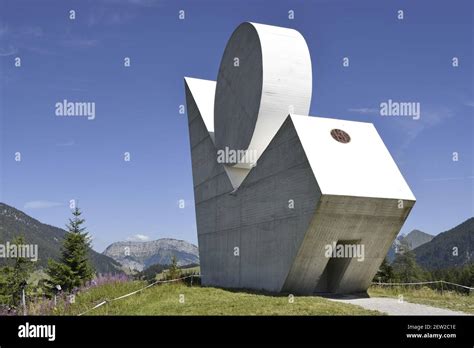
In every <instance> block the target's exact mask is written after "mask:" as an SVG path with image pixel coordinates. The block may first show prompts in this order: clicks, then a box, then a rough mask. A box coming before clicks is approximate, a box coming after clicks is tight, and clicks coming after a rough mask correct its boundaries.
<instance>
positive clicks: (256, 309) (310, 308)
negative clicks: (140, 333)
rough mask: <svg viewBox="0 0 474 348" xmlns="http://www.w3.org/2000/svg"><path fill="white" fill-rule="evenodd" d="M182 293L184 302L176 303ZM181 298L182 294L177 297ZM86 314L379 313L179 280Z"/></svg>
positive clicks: (123, 286)
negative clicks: (186, 282)
mask: <svg viewBox="0 0 474 348" xmlns="http://www.w3.org/2000/svg"><path fill="white" fill-rule="evenodd" d="M144 285H146V284H145V283H143V282H137V281H133V282H126V283H115V284H106V285H103V286H100V287H97V288H93V289H90V290H88V291H87V292H84V293H81V294H79V295H77V296H76V303H74V304H72V305H71V306H70V307H69V308H68V309H67V310H64V309H58V311H56V312H55V314H63V315H76V314H78V313H81V312H83V311H85V310H87V309H89V308H91V307H93V306H94V305H95V304H97V303H99V302H101V301H103V300H104V299H106V298H107V299H111V298H114V297H118V296H121V295H124V294H126V293H129V292H131V291H134V290H137V289H139V288H141V287H143V286H144ZM180 295H184V303H180ZM181 298H183V297H181ZM87 315H380V313H379V312H377V311H369V310H365V309H363V308H361V307H358V306H353V305H350V304H344V303H338V302H332V301H328V300H326V299H324V298H321V297H316V296H305V297H297V296H296V297H295V298H294V303H290V302H289V298H288V297H287V296H275V295H268V294H261V293H251V292H242V291H239V292H238V291H229V290H223V289H217V288H211V287H200V286H193V287H189V286H186V285H184V284H182V283H174V284H163V285H156V286H153V287H151V288H148V289H146V290H144V291H143V292H141V293H137V294H135V295H132V296H129V297H127V298H124V299H121V300H118V301H114V302H111V303H108V304H106V305H104V306H102V307H99V308H97V309H95V310H93V311H91V312H89V313H87Z"/></svg>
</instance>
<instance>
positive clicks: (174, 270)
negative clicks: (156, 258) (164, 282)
mask: <svg viewBox="0 0 474 348" xmlns="http://www.w3.org/2000/svg"><path fill="white" fill-rule="evenodd" d="M180 275H181V270H180V269H179V266H178V259H177V258H176V256H175V255H173V257H172V258H171V266H170V268H169V271H168V278H169V279H177V278H179V277H180Z"/></svg>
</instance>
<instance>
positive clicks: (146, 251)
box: [103, 238, 199, 271]
mask: <svg viewBox="0 0 474 348" xmlns="http://www.w3.org/2000/svg"><path fill="white" fill-rule="evenodd" d="M103 254H104V255H106V256H109V257H111V258H113V259H114V260H115V261H117V262H119V263H120V264H121V265H122V266H124V267H125V268H126V269H130V270H137V271H142V270H144V269H145V268H147V267H149V266H151V265H154V264H161V265H169V264H171V262H172V258H173V256H175V257H176V260H177V263H178V265H179V266H186V265H190V264H197V263H199V254H198V247H197V246H196V245H194V244H191V243H188V242H186V241H184V240H177V239H171V238H163V239H158V240H153V241H147V242H131V241H124V242H116V243H112V244H111V245H109V246H108V247H107V248H106V249H105V251H104V253H103Z"/></svg>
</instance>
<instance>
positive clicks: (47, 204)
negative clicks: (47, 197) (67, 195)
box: [24, 201, 64, 209]
mask: <svg viewBox="0 0 474 348" xmlns="http://www.w3.org/2000/svg"><path fill="white" fill-rule="evenodd" d="M63 205H64V204H63V203H60V202H51V201H29V202H26V203H25V205H24V209H48V208H55V207H61V206H63Z"/></svg>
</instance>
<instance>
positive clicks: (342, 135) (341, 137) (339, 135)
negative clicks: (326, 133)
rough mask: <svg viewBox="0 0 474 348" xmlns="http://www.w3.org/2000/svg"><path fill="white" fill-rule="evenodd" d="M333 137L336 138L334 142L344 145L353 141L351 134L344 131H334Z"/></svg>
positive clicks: (332, 132)
mask: <svg viewBox="0 0 474 348" xmlns="http://www.w3.org/2000/svg"><path fill="white" fill-rule="evenodd" d="M331 136H332V137H333V138H334V140H336V141H338V142H340V143H343V144H347V143H348V142H349V141H351V137H350V136H349V134H347V133H346V132H344V131H343V130H342V129H333V130H332V131H331Z"/></svg>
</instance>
